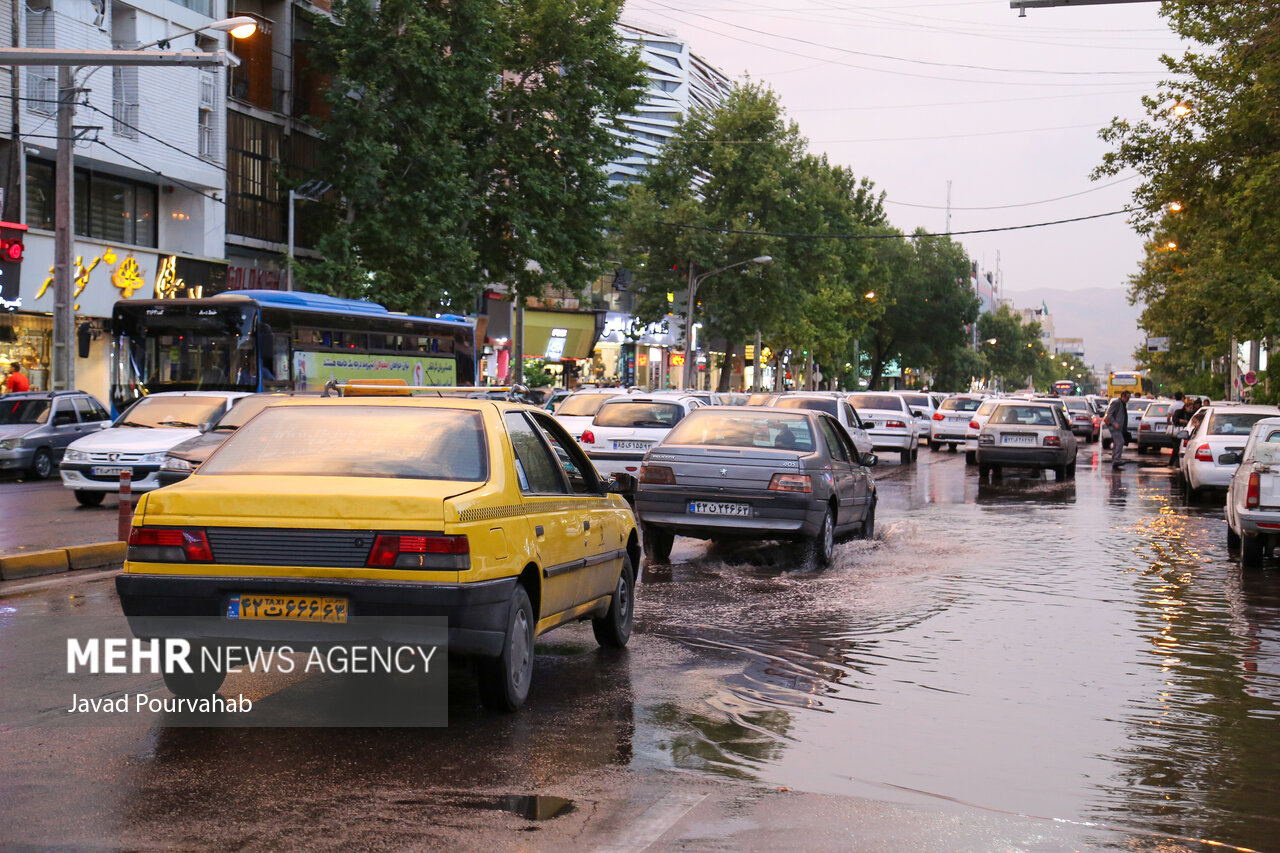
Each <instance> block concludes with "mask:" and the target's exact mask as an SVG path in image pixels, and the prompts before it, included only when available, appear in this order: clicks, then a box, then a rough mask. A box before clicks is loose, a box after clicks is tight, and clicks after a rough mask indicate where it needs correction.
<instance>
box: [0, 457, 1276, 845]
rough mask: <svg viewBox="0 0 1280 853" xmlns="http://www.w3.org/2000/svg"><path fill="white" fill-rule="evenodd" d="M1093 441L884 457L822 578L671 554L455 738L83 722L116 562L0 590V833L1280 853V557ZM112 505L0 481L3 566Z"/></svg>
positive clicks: (775, 556) (13, 841) (243, 680)
mask: <svg viewBox="0 0 1280 853" xmlns="http://www.w3.org/2000/svg"><path fill="white" fill-rule="evenodd" d="M1096 448H1097V446H1096V445H1082V454H1081V458H1080V465H1079V471H1078V474H1077V476H1076V478H1075V480H1074V481H1069V482H1065V483H1057V482H1055V481H1054V479H1053V475H1052V474H1048V475H1044V474H1040V475H1031V474H1025V473H1019V472H1006V474H1005V476H1004V478H1003V480H1001V481H999V482H996V483H992V484H982V485H980V484H979V483H978V481H977V473H976V470H975V469H974V468H972V467H969V466H966V465H965V463H964V459H963V455H956V454H951V453H947V452H937V453H930V452H929V451H928V450H927V449H922V450H921V453H920V458H919V461H918V462H917V463H916V464H914V465H907V466H900V465H898V464H897V463H895V462H886V463H884V464H883V465H882V466H881V467H879V468H878V469H876V476H877V481H878V484H879V490H880V509H879V513H878V521H879V530H878V533H877V536H876V538H875V539H874V540H873V541H870V542H862V541H852V542H846V543H843V544H841V545H840V546H839V549H838V552H837V559H836V563H835V565H834V566H832V567H831V568H829V569H827V570H825V571H814V570H810V569H806V568H804V567H803V566H802V565H801V562H800V559H799V554H798V553H797V551H796V549H795V548H794V547H788V546H782V545H776V544H774V545H739V546H734V547H715V548H710V549H708V548H707V546H705V545H704V544H702V543H698V542H693V541H690V540H682V539H679V540H677V544H676V549H675V552H674V554H673V560H672V565H671V566H670V567H657V568H655V567H648V568H646V570H645V573H644V579H643V581H642V584H641V586H640V589H639V594H638V602H637V606H638V609H637V622H636V633H635V635H634V637H633V638H632V642H631V644H630V646H629V647H628V649H627V650H626V651H625V652H622V653H607V652H604V651H601V650H600V649H598V648H597V646H596V643H595V641H594V638H593V637H592V636H591V631H590V628H589V627H588V626H584V625H577V626H572V627H569V628H566V629H561V630H558V631H555V632H552V633H551V634H549V635H547V636H546V637H545V638H543V640H541V641H540V642H539V644H538V649H537V651H538V658H537V663H536V669H535V675H534V686H533V692H532V695H531V697H530V700H529V703H528V704H527V705H526V707H525V708H524V709H523V710H522V711H521V712H519V713H518V714H514V715H495V714H490V713H487V712H484V711H482V710H480V708H479V703H478V701H477V695H476V692H475V687H474V683H473V681H472V680H471V677H470V673H469V672H468V670H467V667H466V666H461V665H460V666H456V667H453V668H452V671H451V673H450V678H449V697H448V711H449V726H448V727H447V728H435V729H431V728H418V729H341V728H323V729H287V728H286V729H244V728H221V729H189V728H172V727H166V726H164V725H162V720H160V719H153V720H149V721H148V722H147V723H146V724H144V725H136V724H130V725H123V726H121V725H116V726H104V725H89V724H86V723H85V722H84V721H79V722H76V721H68V720H66V719H64V718H65V717H66V716H67V715H66V713H65V709H66V706H67V704H68V702H67V700H68V699H69V696H68V690H67V684H66V680H65V678H63V676H62V673H60V672H58V671H56V667H51V665H50V664H49V663H48V660H49V654H48V651H49V649H50V648H57V647H58V646H59V645H60V644H62V643H63V642H64V638H65V637H66V636H71V635H75V636H94V635H103V636H128V631H127V627H125V625H124V622H123V619H122V617H121V616H120V611H119V604H118V602H117V601H116V599H115V595H114V586H113V582H112V578H111V576H110V574H109V573H99V574H95V575H88V576H83V577H72V578H70V579H65V578H64V579H54V580H42V581H32V582H18V583H17V584H7V585H4V586H2V587H0V710H2V713H0V755H2V756H3V759H2V762H3V771H0V846H3V847H6V848H17V849H24V848H29V849H44V848H59V849H65V848H72V849H76V848H79V849H158V850H171V849H173V850H176V849H183V850H185V849H211V848H217V849H227V848H235V849H247V850H263V849H280V848H290V849H293V848H299V847H311V848H317V849H449V850H508V849H510V850H544V849H545V850H550V849H556V850H565V849H568V850H646V849H647V850H674V849H692V850H800V849H803V850H807V851H813V850H938V851H944V850H975V851H976V850H1078V849H1126V850H1151V851H1157V850H1159V851H1177V850H1204V849H1210V847H1209V845H1210V844H1212V845H1215V847H1214V849H1256V850H1268V849H1270V850H1275V849H1280V843H1278V842H1277V841H1276V839H1278V838H1280V826H1278V824H1280V740H1278V739H1277V738H1276V731H1277V729H1276V725H1277V716H1280V629H1278V621H1277V620H1280V561H1275V560H1268V561H1267V562H1266V564H1265V566H1264V568H1263V569H1262V570H1255V571H1248V572H1245V571H1242V570H1241V568H1240V566H1239V564H1238V561H1237V560H1236V559H1234V557H1233V555H1231V554H1229V553H1228V552H1227V548H1226V529H1225V524H1224V522H1223V521H1222V508H1221V504H1220V503H1217V504H1215V503H1213V502H1209V503H1206V504H1203V505H1196V506H1189V505H1187V504H1186V502H1185V501H1184V500H1183V499H1182V496H1181V491H1180V488H1179V487H1178V485H1177V483H1176V481H1175V480H1174V478H1173V477H1172V476H1171V475H1170V472H1169V470H1168V469H1167V468H1165V467H1164V466H1163V462H1165V461H1167V456H1165V457H1162V458H1161V459H1160V460H1154V459H1153V458H1152V457H1149V456H1148V457H1137V456H1134V457H1133V458H1132V462H1131V464H1129V465H1128V466H1126V469H1125V470H1124V471H1123V472H1120V473H1113V472H1111V471H1110V469H1109V467H1108V466H1106V465H1101V464H1099V461H1098V459H1097V458H1096V456H1095V450H1096ZM54 489H56V490H57V491H54ZM113 500H114V499H108V502H107V503H108V506H107V507H106V508H105V509H103V510H98V511H95V512H87V513H86V512H84V511H80V510H76V509H71V508H70V507H73V506H74V501H73V499H71V498H70V496H69V495H68V494H66V493H65V492H63V490H62V489H61V487H60V486H58V485H57V484H56V483H46V484H24V483H16V482H6V483H0V512H3V513H4V514H5V517H6V518H8V519H9V522H10V523H6V524H5V525H4V526H3V528H2V529H3V531H4V532H3V533H0V536H4V537H8V538H6V539H2V540H0V553H10V552H11V551H12V550H14V549H17V548H22V547H28V548H29V547H31V546H32V545H33V544H34V543H35V542H36V541H37V540H39V541H44V542H54V543H57V544H73V543H72V542H69V541H66V542H60V543H59V541H58V540H57V539H56V538H55V539H46V538H43V537H46V536H48V535H50V534H49V532H48V531H49V530H56V529H57V528H58V527H59V525H62V526H64V528H65V525H67V524H73V525H75V524H83V526H84V530H85V532H86V535H88V531H90V530H91V529H93V528H92V525H93V524H97V523H99V522H95V521H94V520H93V519H95V518H97V517H99V516H101V517H103V518H104V519H105V523H106V526H107V527H108V528H109V529H108V532H107V534H106V535H105V536H102V537H101V538H102V539H110V538H112V536H111V534H112V533H113V532H114V529H115V512H114V506H110V505H111V504H112V503H113ZM57 503H60V504H61V508H58V507H56V506H55V504H57ZM15 520H16V521H17V522H18V523H19V524H21V525H22V527H20V528H19V527H13V526H11V524H12V523H13V522H14V521H15ZM23 531H27V532H26V533H24V532H23ZM53 535H55V536H56V535H57V534H53ZM81 541H100V539H95V538H88V539H83V540H81ZM51 670H53V671H51ZM113 678H115V679H116V680H115V681H113V682H111V683H110V684H109V686H107V687H104V689H106V690H115V691H127V690H133V691H138V690H141V691H149V692H152V693H155V694H156V695H164V694H165V691H164V688H163V686H162V685H161V684H160V682H159V679H158V678H154V677H150V676H120V677H113ZM297 689H300V688H299V686H298V685H296V684H292V683H281V684H275V683H272V682H270V681H269V680H268V681H265V682H264V681H263V679H262V677H260V676H252V675H248V674H245V675H240V676H233V677H232V678H231V679H229V680H228V682H227V685H226V686H225V687H224V689H223V691H222V692H223V694H227V693H229V692H231V693H235V692H244V693H246V694H247V695H252V696H256V697H260V698H262V699H263V700H269V698H270V697H271V696H272V694H273V693H278V692H284V691H290V690H297Z"/></svg>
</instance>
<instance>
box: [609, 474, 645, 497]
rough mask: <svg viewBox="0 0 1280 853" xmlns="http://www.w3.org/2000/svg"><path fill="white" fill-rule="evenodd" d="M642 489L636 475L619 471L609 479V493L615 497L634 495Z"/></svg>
mask: <svg viewBox="0 0 1280 853" xmlns="http://www.w3.org/2000/svg"><path fill="white" fill-rule="evenodd" d="M639 487H640V481H639V480H637V479H636V478H635V475H634V474H627V473H625V472H622V471H619V472H618V473H616V474H614V475H613V476H612V477H610V478H609V493H610V494H614V495H623V496H626V495H634V494H635V493H636V489H638V488H639Z"/></svg>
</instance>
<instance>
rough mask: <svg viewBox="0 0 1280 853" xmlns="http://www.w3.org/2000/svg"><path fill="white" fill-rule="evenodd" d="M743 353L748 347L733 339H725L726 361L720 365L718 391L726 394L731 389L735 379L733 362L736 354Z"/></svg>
mask: <svg viewBox="0 0 1280 853" xmlns="http://www.w3.org/2000/svg"><path fill="white" fill-rule="evenodd" d="M739 353H742V354H743V355H745V354H746V347H745V346H743V345H742V344H739V343H733V342H732V341H725V345H724V363H723V364H721V365H720V380H719V381H718V382H717V383H716V391H718V392H719V393H721V394H726V393H728V392H729V391H730V390H734V389H731V388H730V384H731V383H732V381H733V364H734V356H736V355H738V354H739Z"/></svg>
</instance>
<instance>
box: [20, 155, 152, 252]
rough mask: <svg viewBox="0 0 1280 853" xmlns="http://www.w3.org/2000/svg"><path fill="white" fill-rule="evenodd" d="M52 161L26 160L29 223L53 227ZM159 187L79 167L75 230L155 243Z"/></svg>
mask: <svg viewBox="0 0 1280 853" xmlns="http://www.w3.org/2000/svg"><path fill="white" fill-rule="evenodd" d="M53 196H54V175H53V165H52V164H50V163H47V162H44V161H41V160H30V161H28V163H27V224H28V225H30V226H31V227H32V228H44V229H48V230H52V229H53V209H54V197H53ZM156 198H157V192H156V188H155V186H153V185H151V184H143V183H138V182H135V181H130V180H127V179H125V178H117V177H114V176H110V175H103V174H99V173H97V172H90V171H88V170H87V169H77V170H76V185H75V207H76V234H77V235H78V236H80V237H91V238H94V239H97V240H105V241H109V242H112V243H120V244H131V245H135V246H151V247H154V246H155V245H156Z"/></svg>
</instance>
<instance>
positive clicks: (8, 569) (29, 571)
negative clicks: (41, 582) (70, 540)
mask: <svg viewBox="0 0 1280 853" xmlns="http://www.w3.org/2000/svg"><path fill="white" fill-rule="evenodd" d="M126 547H127V546H126V545H125V543H124V542H98V543H96V544H93V545H72V546H70V547H68V548H55V549H53V550H51V551H32V552H30V553H28V554H11V555H9V556H7V557H0V580H5V581H16V580H23V579H25V578H35V577H40V576H42V575H56V574H60V573H62V572H67V571H80V570H83V569H101V568H108V567H111V566H114V565H118V564H122V563H123V562H124V555H125V549H126Z"/></svg>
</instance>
